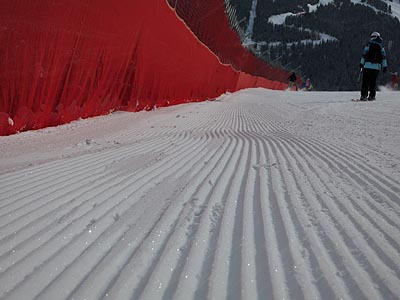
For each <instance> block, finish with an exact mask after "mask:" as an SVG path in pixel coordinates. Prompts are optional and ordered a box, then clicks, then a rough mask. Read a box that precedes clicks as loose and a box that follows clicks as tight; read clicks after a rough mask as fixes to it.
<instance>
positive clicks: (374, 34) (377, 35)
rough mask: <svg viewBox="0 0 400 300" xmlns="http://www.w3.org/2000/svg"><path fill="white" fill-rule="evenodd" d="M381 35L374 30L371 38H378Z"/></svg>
mask: <svg viewBox="0 0 400 300" xmlns="http://www.w3.org/2000/svg"><path fill="white" fill-rule="evenodd" d="M380 37H381V35H380V34H379V32H376V31H374V32H373V33H371V39H376V38H380Z"/></svg>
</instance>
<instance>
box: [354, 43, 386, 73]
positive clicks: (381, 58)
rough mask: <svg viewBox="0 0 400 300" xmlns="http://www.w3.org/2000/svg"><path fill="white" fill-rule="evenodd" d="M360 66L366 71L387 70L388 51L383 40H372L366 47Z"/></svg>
mask: <svg viewBox="0 0 400 300" xmlns="http://www.w3.org/2000/svg"><path fill="white" fill-rule="evenodd" d="M360 64H361V65H362V66H363V67H364V68H365V69H373V70H382V69H383V68H387V60H386V51H385V48H383V45H382V39H381V38H379V37H378V38H375V39H371V40H370V42H369V43H368V44H367V45H366V46H365V48H364V50H363V54H362V57H361V61H360Z"/></svg>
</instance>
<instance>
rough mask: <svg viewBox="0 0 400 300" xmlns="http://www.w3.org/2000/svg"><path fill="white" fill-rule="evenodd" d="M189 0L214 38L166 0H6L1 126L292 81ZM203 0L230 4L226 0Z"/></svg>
mask: <svg viewBox="0 0 400 300" xmlns="http://www.w3.org/2000/svg"><path fill="white" fill-rule="evenodd" d="M186 2H187V4H186V6H185V9H186V10H187V11H188V14H189V15H190V14H192V16H193V17H192V18H195V19H198V20H197V23H196V22H194V23H193V24H192V25H193V26H197V27H196V28H195V29H193V31H196V34H197V35H199V36H201V37H203V36H207V37H208V38H209V39H210V40H203V39H202V38H201V41H200V40H199V39H198V38H197V37H196V36H195V35H194V34H193V33H192V31H191V30H189V28H188V25H185V23H183V22H182V21H181V20H180V19H179V18H177V16H176V14H175V11H174V10H173V9H172V8H171V7H170V6H169V5H168V3H167V2H166V1H165V0H147V1H142V0H115V1H109V0H96V1H93V0H57V1H54V0H41V1H32V0H3V1H0V135H7V134H12V133H16V132H19V131H23V130H29V129H37V128H43V127H46V126H52V125H58V124H63V123H66V122H70V121H72V120H76V119H78V118H86V117H90V116H96V115H101V114H107V113H109V112H110V111H113V110H129V111H139V110H143V109H152V108H154V107H160V106H167V105H174V104H178V103H183V102H188V101H202V100H205V99H211V98H215V97H217V96H219V95H221V94H222V93H224V92H226V91H236V90H238V89H241V88H246V87H257V86H263V87H267V88H273V89H284V88H286V86H287V85H286V84H285V83H284V82H286V77H287V76H286V73H285V72H284V71H281V70H277V71H276V70H272V68H271V67H269V66H267V65H265V64H261V65H259V64H257V63H259V62H258V61H257V60H253V58H251V59H244V57H245V56H243V54H240V53H239V52H238V53H239V54H234V52H233V50H232V48H231V47H224V44H225V43H229V42H230V41H229V39H228V40H227V38H228V34H227V33H226V34H224V35H223V36H222V35H221V32H220V31H219V30H220V29H217V28H214V27H213V26H217V24H219V21H218V20H217V19H220V18H223V19H224V20H225V21H224V25H223V27H224V26H225V27H229V26H228V23H227V21H226V17H225V15H224V14H223V15H222V16H221V15H214V14H212V15H213V16H214V17H213V18H209V16H208V15H207V16H206V15H203V16H202V15H199V14H198V9H199V8H198V7H197V6H198V5H199V4H198V2H199V3H201V2H202V1H193V4H192V5H190V3H191V1H186ZM203 2H204V3H206V2H207V3H208V2H209V3H214V4H212V5H217V6H216V7H215V10H216V11H217V10H218V11H220V13H221V12H222V13H223V10H222V11H221V10H220V4H221V3H223V0H220V1H216V0H213V1H209V0H207V1H206V0H204V1H203ZM217 2H218V3H217ZM178 7H179V6H178ZM211 9H214V8H212V7H211ZM189 15H187V16H186V17H185V22H186V23H187V24H190V23H189V22H187V20H188V19H189V20H190V17H188V16H189ZM194 24H201V25H194ZM192 25H190V26H192ZM218 26H220V25H218ZM218 28H220V27H218ZM227 29H229V28H227ZM206 31H207V34H206V33H205V32H206ZM229 31H230V32H231V34H232V36H233V37H234V38H235V39H237V36H236V35H235V34H234V33H233V31H231V30H230V29H229V30H228V31H227V32H229ZM201 32H204V33H203V35H201ZM210 33H214V34H215V36H214V37H213V36H212V34H211V35H210ZM214 40H215V41H216V42H213V41H214ZM231 43H232V44H234V43H233V41H231ZM235 43H236V42H235ZM205 45H207V46H209V47H210V48H211V49H214V51H216V53H217V55H218V57H219V58H220V59H218V57H217V56H216V55H214V53H213V52H212V51H210V49H209V48H207V47H206V46H205ZM211 45H219V48H215V47H214V46H213V47H211ZM235 47H236V46H235ZM225 51H226V52H225ZM231 51H232V53H231ZM246 55H247V54H246ZM250 56H251V55H250ZM250 56H249V57H250ZM223 58H224V59H223ZM242 59H243V62H242V64H241V60H242ZM221 61H223V62H225V63H232V64H233V65H234V67H235V69H233V68H232V67H231V66H230V65H228V64H223V63H221ZM260 66H261V67H260ZM252 68H253V69H252ZM263 68H265V72H266V73H265V74H264V73H262V72H264V71H262V70H264V69H263ZM270 68H271V69H270ZM239 70H242V71H239ZM268 70H270V71H271V72H272V73H271V72H270V73H268V72H269V71H268ZM278 71H279V72H281V73H279V72H278ZM274 72H276V73H274ZM246 73H247V74H246ZM261 74H263V77H265V78H260V77H257V76H255V75H261ZM283 74H285V76H283ZM283 77H285V78H283Z"/></svg>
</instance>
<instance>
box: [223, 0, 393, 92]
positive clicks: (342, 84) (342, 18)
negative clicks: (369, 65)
mask: <svg viewBox="0 0 400 300" xmlns="http://www.w3.org/2000/svg"><path fill="white" fill-rule="evenodd" d="M230 2H231V4H232V5H233V6H234V7H235V8H236V10H237V14H238V15H239V16H241V17H242V18H244V16H246V11H247V10H249V9H250V8H251V3H249V2H251V1H249V0H245V1H244V0H230ZM318 2H319V1H318V0H309V1H306V0H275V1H273V0H258V4H257V11H256V19H255V24H254V29H253V35H252V39H253V41H254V42H255V45H254V47H253V49H254V48H256V46H257V51H255V53H256V55H258V56H259V57H260V58H261V59H263V60H265V61H266V62H268V63H272V64H278V65H280V66H283V67H285V68H286V69H289V70H294V71H296V72H297V73H298V74H300V75H301V76H302V78H303V79H304V80H305V79H307V78H310V79H311V81H312V83H313V85H314V88H315V89H317V90H339V91H340V90H358V89H359V83H357V77H358V72H359V67H358V66H359V61H360V58H361V53H362V49H363V48H364V46H365V45H366V43H367V42H368V41H369V36H370V34H371V32H373V31H378V32H380V34H381V35H382V37H383V41H384V47H385V50H386V52H387V58H388V63H389V72H394V71H397V72H399V70H400V55H399V54H400V22H399V19H397V18H395V17H393V16H392V15H390V12H391V7H390V5H387V4H386V2H383V1H381V0H364V2H365V3H368V5H369V6H366V5H361V4H354V3H352V2H351V1H350V0H334V1H332V3H330V4H328V5H321V6H319V7H318V9H317V10H315V11H312V12H310V11H309V6H308V5H307V4H309V5H314V4H316V3H318ZM235 3H240V5H241V6H236V4H235ZM249 7H250V8H249ZM287 12H291V13H293V15H292V16H289V17H287V18H286V20H285V23H284V24H282V25H277V24H272V23H270V22H268V19H269V17H271V16H273V15H279V14H283V13H287ZM248 16H249V11H248V12H247V20H248ZM246 24H247V22H244V21H243V22H242V23H241V25H242V26H243V28H244V29H245V26H246ZM321 33H323V34H325V35H328V36H329V37H331V38H330V39H325V40H322V41H321V35H320V34H321ZM389 72H388V73H387V74H383V73H381V74H380V75H379V77H378V84H380V85H383V84H386V83H387V82H389V80H390V74H389Z"/></svg>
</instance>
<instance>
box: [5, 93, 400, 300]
mask: <svg viewBox="0 0 400 300" xmlns="http://www.w3.org/2000/svg"><path fill="white" fill-rule="evenodd" d="M354 97H358V93H356V92H341V93H340V92H311V93H307V92H281V91H269V90H264V89H248V90H243V91H241V92H238V93H234V94H227V95H224V96H222V97H220V98H219V99H217V100H216V101H209V102H202V103H191V104H185V105H179V106H174V107H168V108H162V109H158V110H156V111H152V112H139V113H126V112H116V113H113V114H112V115H108V116H103V117H97V118H92V119H87V120H81V121H77V122H73V123H71V124H68V125H63V126H59V127H54V128H47V129H43V130H39V131H33V132H25V133H21V134H18V135H14V136H9V137H0V208H1V209H0V298H1V299H7V300H11V299H17V300H23V299H52V300H54V299H152V300H153V299H307V300H308V299H374V300H375V299H385V300H388V299H399V298H400V122H399V116H400V93H398V92H380V93H378V100H377V101H374V102H351V101H349V100H350V99H351V98H354Z"/></svg>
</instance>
